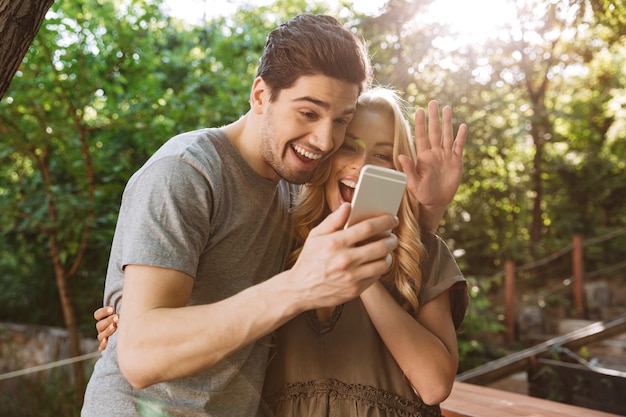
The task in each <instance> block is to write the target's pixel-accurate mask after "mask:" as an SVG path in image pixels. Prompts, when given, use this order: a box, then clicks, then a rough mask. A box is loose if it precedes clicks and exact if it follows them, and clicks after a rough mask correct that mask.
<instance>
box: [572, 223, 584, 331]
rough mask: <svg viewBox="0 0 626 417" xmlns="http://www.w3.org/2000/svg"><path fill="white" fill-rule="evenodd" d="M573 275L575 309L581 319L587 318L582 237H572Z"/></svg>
mask: <svg viewBox="0 0 626 417" xmlns="http://www.w3.org/2000/svg"><path fill="white" fill-rule="evenodd" d="M572 275H573V277H574V307H575V308H576V316H577V317H578V318H579V319H582V318H585V303H584V288H583V279H584V267H583V239H582V237H581V236H580V235H574V236H573V237H572Z"/></svg>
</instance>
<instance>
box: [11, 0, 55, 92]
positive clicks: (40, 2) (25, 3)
mask: <svg viewBox="0 0 626 417" xmlns="http://www.w3.org/2000/svg"><path fill="white" fill-rule="evenodd" d="M52 3H54V0H22V1H13V0H0V62H2V65H0V99H2V97H3V96H4V93H6V91H7V89H8V88H9V84H10V83H11V79H12V78H13V76H14V75H15V72H16V71H17V69H18V67H19V65H20V63H21V62H22V59H23V58H24V55H26V51H28V47H29V46H30V44H31V42H32V41H33V38H34V37H35V35H36V34H37V32H38V31H39V27H40V26H41V23H42V22H43V20H44V18H45V16H46V12H47V11H48V9H50V6H52Z"/></svg>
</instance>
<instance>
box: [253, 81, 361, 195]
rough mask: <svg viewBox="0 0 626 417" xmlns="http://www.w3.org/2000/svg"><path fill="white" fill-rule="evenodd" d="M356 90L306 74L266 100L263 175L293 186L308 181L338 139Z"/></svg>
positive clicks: (262, 131)
mask: <svg viewBox="0 0 626 417" xmlns="http://www.w3.org/2000/svg"><path fill="white" fill-rule="evenodd" d="M358 94H359V86H358V85H355V84H350V83H347V82H345V81H340V80H337V79H334V78H330V77H327V76H324V75H311V76H303V77H300V78H299V79H298V81H297V82H296V83H295V84H294V85H293V86H292V87H291V88H288V89H285V90H282V91H280V93H279V94H278V97H277V98H276V99H275V101H273V102H267V100H266V103H265V104H264V106H263V107H264V108H263V126H262V130H261V144H260V146H261V153H262V156H263V160H264V163H265V164H266V166H267V168H268V175H267V177H268V178H270V177H279V178H284V179H285V180H287V181H289V182H292V183H294V184H302V183H305V182H307V181H308V180H310V179H311V177H312V175H313V173H314V171H315V169H316V168H317V166H318V165H319V164H320V162H321V161H323V160H324V159H326V158H328V157H330V155H332V154H333V153H334V152H335V151H336V150H337V149H338V148H339V147H340V146H341V144H342V143H343V140H344V136H345V133H346V127H347V126H348V123H349V122H350V120H351V119H352V116H353V114H354V110H355V104H356V100H357V98H358ZM268 95H269V91H268ZM270 170H271V171H270Z"/></svg>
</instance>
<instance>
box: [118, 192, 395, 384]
mask: <svg viewBox="0 0 626 417" xmlns="http://www.w3.org/2000/svg"><path fill="white" fill-rule="evenodd" d="M348 213H349V205H347V204H345V205H343V206H342V207H341V208H340V209H339V210H337V211H336V212H334V213H333V214H331V215H330V216H329V217H328V218H327V219H325V220H324V221H323V222H322V223H321V224H320V225H319V226H317V227H316V228H315V229H313V230H312V231H311V233H310V235H309V238H308V239H307V241H306V242H305V244H304V247H303V249H302V253H301V255H300V257H299V258H298V261H297V262H296V263H295V265H294V266H293V268H291V269H290V270H287V271H285V272H282V273H280V274H278V275H276V276H274V277H273V278H270V279H268V280H266V281H264V282H262V283H260V284H258V285H255V286H252V287H250V288H248V289H245V290H243V291H241V292H240V293H238V294H236V295H234V296H232V297H229V298H227V299H224V300H222V301H219V302H216V303H213V304H207V305H196V306H186V304H187V302H188V300H189V297H190V294H191V290H192V287H193V279H192V277H190V276H188V275H186V274H184V273H182V272H180V271H175V270H172V269H166V268H157V267H149V266H140V265H128V266H127V267H126V269H125V276H124V289H123V294H124V296H123V297H124V301H123V307H122V311H120V312H119V313H120V319H119V324H118V331H119V339H118V345H117V350H118V359H119V364H120V369H121V370H122V372H123V374H124V376H125V377H126V378H127V379H128V381H129V382H130V383H131V384H132V385H133V386H135V387H136V388H143V387H146V386H149V385H152V384H154V383H157V382H161V381H165V380H170V379H174V378H180V377H184V376H188V375H191V374H193V373H196V372H198V371H200V370H202V369H206V368H209V367H211V366H213V365H215V364H216V363H217V362H219V361H220V360H222V359H224V358H226V357H227V356H228V355H230V354H231V353H233V352H235V351H237V350H238V349H240V348H242V347H244V346H246V345H248V344H250V343H252V342H254V341H256V340H257V339H259V338H260V337H262V336H264V335H266V334H268V333H270V332H271V331H273V330H275V329H276V328H278V327H279V326H280V325H282V324H284V323H285V322H286V321H288V320H289V319H291V318H293V317H295V316H296V315H297V314H299V313H300V312H302V311H305V310H310V309H314V308H317V307H328V306H334V305H338V304H341V303H343V302H345V301H347V300H350V299H352V298H354V297H357V296H358V295H359V294H361V292H362V291H364V290H365V289H366V288H367V287H369V286H370V285H371V284H372V283H373V282H375V281H376V280H377V279H378V278H379V277H380V276H381V275H382V274H384V273H385V272H386V271H387V270H388V268H389V265H390V255H389V253H390V252H391V251H392V250H394V249H395V248H396V246H397V238H396V237H395V236H394V235H389V234H387V235H385V236H384V237H382V238H379V239H378V240H375V241H372V242H371V243H368V244H366V245H362V246H357V243H359V242H362V241H365V240H367V239H369V238H372V237H373V236H380V235H381V234H384V233H385V231H387V230H391V229H393V228H394V227H395V226H396V225H397V218H395V217H393V216H380V217H376V218H374V219H370V220H367V221H363V222H361V223H359V224H357V225H355V226H353V227H351V228H349V229H346V230H343V225H344V224H345V221H346V219H347V216H348Z"/></svg>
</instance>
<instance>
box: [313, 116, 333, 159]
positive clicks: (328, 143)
mask: <svg viewBox="0 0 626 417" xmlns="http://www.w3.org/2000/svg"><path fill="white" fill-rule="evenodd" d="M309 143H310V144H311V146H313V147H315V148H316V149H318V150H319V151H321V152H332V150H333V149H334V147H335V140H334V138H333V126H332V123H330V124H329V123H320V124H319V126H317V128H316V129H315V131H314V132H313V133H312V134H311V138H310V139H309Z"/></svg>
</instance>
